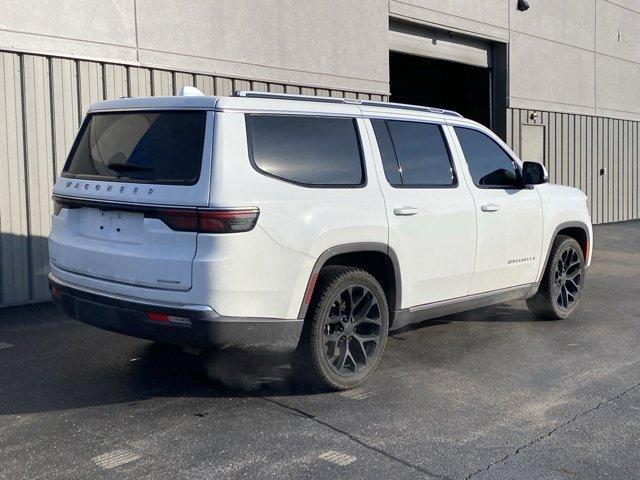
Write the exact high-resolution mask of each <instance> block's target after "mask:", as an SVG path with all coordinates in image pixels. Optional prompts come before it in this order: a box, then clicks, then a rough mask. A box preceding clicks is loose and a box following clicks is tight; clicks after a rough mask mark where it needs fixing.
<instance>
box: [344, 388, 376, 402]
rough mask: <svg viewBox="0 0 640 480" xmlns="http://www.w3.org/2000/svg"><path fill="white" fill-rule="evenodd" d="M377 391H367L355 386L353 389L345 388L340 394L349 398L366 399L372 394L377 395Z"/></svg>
mask: <svg viewBox="0 0 640 480" xmlns="http://www.w3.org/2000/svg"><path fill="white" fill-rule="evenodd" d="M376 393H377V392H374V391H367V390H365V389H363V388H354V389H353V390H345V391H344V392H340V394H339V395H340V396H341V397H344V398H348V399H349V400H364V399H365V398H369V397H370V396H372V395H375V394H376Z"/></svg>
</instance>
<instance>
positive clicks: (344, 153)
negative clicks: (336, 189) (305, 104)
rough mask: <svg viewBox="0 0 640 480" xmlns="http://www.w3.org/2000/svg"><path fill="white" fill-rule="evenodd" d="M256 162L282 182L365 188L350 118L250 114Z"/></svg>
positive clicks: (353, 128) (360, 159)
mask: <svg viewBox="0 0 640 480" xmlns="http://www.w3.org/2000/svg"><path fill="white" fill-rule="evenodd" d="M247 132H248V139H249V146H250V149H251V156H252V162H253V164H254V165H255V167H256V168H258V170H261V171H262V172H264V173H267V174H269V175H271V176H274V177H278V178H281V179H283V180H287V181H291V182H294V183H300V184H304V185H316V186H355V185H361V184H363V183H364V179H365V176H364V170H363V167H362V156H361V154H360V143H359V140H358V133H357V131H356V125H355V120H354V119H352V118H333V117H305V116H291V115H247Z"/></svg>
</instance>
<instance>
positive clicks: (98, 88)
mask: <svg viewBox="0 0 640 480" xmlns="http://www.w3.org/2000/svg"><path fill="white" fill-rule="evenodd" d="M78 71H79V74H78V80H79V81H78V94H79V97H80V104H79V108H80V110H79V117H80V119H82V118H84V116H85V115H86V113H87V110H89V107H90V106H91V104H92V103H95V102H98V101H100V100H104V92H103V78H102V66H101V65H100V64H99V63H96V62H78Z"/></svg>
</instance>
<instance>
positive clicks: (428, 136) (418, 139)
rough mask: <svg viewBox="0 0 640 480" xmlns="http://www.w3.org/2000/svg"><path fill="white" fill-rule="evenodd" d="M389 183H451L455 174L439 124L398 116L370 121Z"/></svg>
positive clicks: (411, 185)
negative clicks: (396, 117) (397, 118)
mask: <svg viewBox="0 0 640 480" xmlns="http://www.w3.org/2000/svg"><path fill="white" fill-rule="evenodd" d="M371 122H372V125H373V129H374V132H375V134H376V140H377V142H378V147H379V149H380V155H381V156H382V162H383V166H384V172H385V176H386V177H387V180H388V181H389V183H390V184H391V185H394V186H408V187H452V186H455V185H456V183H457V182H456V176H455V172H454V169H453V164H452V162H451V156H450V155H449V149H448V148H447V144H446V140H445V138H444V135H443V133H442V128H441V127H440V125H436V124H432V123H422V122H406V121H399V120H378V119H374V120H372V121H371Z"/></svg>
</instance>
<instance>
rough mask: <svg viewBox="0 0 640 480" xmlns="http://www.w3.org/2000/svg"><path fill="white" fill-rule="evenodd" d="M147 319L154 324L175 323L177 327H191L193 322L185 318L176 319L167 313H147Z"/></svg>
mask: <svg viewBox="0 0 640 480" xmlns="http://www.w3.org/2000/svg"><path fill="white" fill-rule="evenodd" d="M147 318H148V319H149V320H151V321H152V322H162V323H174V324H176V325H187V326H191V320H189V319H188V318H185V317H176V316H174V315H167V314H165V313H157V312H147Z"/></svg>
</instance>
